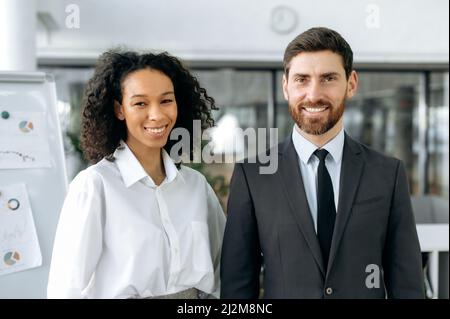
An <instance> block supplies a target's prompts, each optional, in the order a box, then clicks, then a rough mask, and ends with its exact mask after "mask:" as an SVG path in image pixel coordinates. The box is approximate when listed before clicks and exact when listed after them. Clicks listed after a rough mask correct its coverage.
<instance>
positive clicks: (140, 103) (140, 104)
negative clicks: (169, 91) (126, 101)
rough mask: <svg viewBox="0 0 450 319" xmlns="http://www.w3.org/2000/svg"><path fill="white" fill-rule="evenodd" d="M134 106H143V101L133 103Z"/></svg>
mask: <svg viewBox="0 0 450 319" xmlns="http://www.w3.org/2000/svg"><path fill="white" fill-rule="evenodd" d="M134 105H136V106H145V102H136V103H134Z"/></svg>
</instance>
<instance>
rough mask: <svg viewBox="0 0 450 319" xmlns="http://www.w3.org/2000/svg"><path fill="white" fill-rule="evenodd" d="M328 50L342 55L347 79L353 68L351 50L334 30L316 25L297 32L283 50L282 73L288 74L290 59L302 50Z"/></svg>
mask: <svg viewBox="0 0 450 319" xmlns="http://www.w3.org/2000/svg"><path fill="white" fill-rule="evenodd" d="M324 50H330V51H332V52H334V53H336V54H339V55H340V56H341V57H342V62H343V64H344V69H345V75H346V77H347V79H348V77H349V76H350V74H351V72H352V70H353V51H352V49H351V48H350V45H349V44H348V43H347V41H345V40H344V38H343V37H342V36H341V35H340V34H339V33H337V32H336V31H334V30H331V29H328V28H323V27H318V28H311V29H309V30H307V31H305V32H303V33H301V34H299V35H298V36H297V37H296V38H295V39H294V40H292V41H291V42H290V43H289V44H288V46H287V47H286V50H285V51H284V58H283V66H284V73H285V75H286V76H287V75H288V74H289V67H290V63H291V60H292V59H293V58H294V57H295V56H297V55H298V54H299V53H302V52H317V51H324Z"/></svg>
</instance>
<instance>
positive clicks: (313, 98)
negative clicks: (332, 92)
mask: <svg viewBox="0 0 450 319" xmlns="http://www.w3.org/2000/svg"><path fill="white" fill-rule="evenodd" d="M306 99H307V100H308V101H310V102H311V103H317V102H318V101H319V100H320V99H322V88H321V86H320V83H318V82H316V81H312V82H311V84H310V85H309V87H308V89H307V92H306Z"/></svg>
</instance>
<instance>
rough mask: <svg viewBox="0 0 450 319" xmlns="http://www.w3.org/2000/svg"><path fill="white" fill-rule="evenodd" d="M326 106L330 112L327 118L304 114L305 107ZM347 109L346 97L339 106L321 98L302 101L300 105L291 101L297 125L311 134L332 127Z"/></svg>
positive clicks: (292, 113)
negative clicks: (310, 101) (313, 101)
mask: <svg viewBox="0 0 450 319" xmlns="http://www.w3.org/2000/svg"><path fill="white" fill-rule="evenodd" d="M324 106H326V107H327V108H328V110H325V111H324V112H327V111H328V112H329V114H328V116H327V117H326V118H320V119H319V118H311V117H309V118H306V117H305V116H304V115H303V108H304V107H308V108H309V107H310V108H321V107H324ZM344 109H345V97H344V98H343V99H342V101H341V103H339V104H338V106H337V107H333V105H332V104H331V103H330V102H327V101H325V100H319V101H318V102H316V103H307V102H304V103H300V104H298V105H291V103H289V113H290V114H291V116H292V118H293V119H294V121H295V123H296V124H297V126H298V127H299V128H300V129H301V130H302V131H303V132H305V133H307V134H311V135H322V134H325V133H326V132H328V131H329V130H330V129H332V128H333V127H334V126H335V125H336V123H337V122H338V121H339V120H340V119H341V117H342V114H344Z"/></svg>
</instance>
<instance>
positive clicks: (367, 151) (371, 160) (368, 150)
mask: <svg viewBox="0 0 450 319" xmlns="http://www.w3.org/2000/svg"><path fill="white" fill-rule="evenodd" d="M345 145H347V146H350V147H351V148H353V149H354V150H357V151H359V152H361V155H362V158H363V159H364V161H365V162H366V163H367V164H369V165H386V166H395V167H396V166H397V165H399V163H400V160H399V159H398V158H396V157H394V156H391V155H387V154H385V153H383V152H380V151H378V150H376V149H374V148H372V147H370V146H367V145H366V144H364V143H361V142H359V141H357V140H355V139H353V138H352V137H350V136H348V135H346V144H345Z"/></svg>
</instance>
